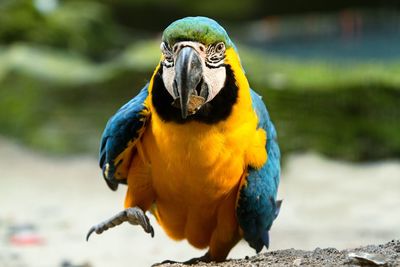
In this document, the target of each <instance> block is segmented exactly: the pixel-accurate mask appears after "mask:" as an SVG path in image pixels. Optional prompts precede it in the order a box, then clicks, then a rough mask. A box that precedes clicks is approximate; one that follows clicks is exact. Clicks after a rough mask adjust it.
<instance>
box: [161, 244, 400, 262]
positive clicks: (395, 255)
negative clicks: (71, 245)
mask: <svg viewBox="0 0 400 267" xmlns="http://www.w3.org/2000/svg"><path fill="white" fill-rule="evenodd" d="M159 266H163V267H167V266H169V267H179V266H187V265H183V264H164V265H159ZM192 266H197V267H210V266H222V267H236V266H251V267H255V266H400V241H399V240H392V241H390V242H388V243H386V244H383V245H370V246H365V247H359V248H354V249H345V250H337V249H335V248H324V249H321V248H316V249H314V250H312V251H305V250H297V249H285V250H277V251H271V252H267V253H264V254H260V255H257V256H254V257H250V258H249V257H246V258H245V259H236V260H229V261H226V262H222V263H218V264H217V263H207V264H205V263H198V264H196V265H192Z"/></svg>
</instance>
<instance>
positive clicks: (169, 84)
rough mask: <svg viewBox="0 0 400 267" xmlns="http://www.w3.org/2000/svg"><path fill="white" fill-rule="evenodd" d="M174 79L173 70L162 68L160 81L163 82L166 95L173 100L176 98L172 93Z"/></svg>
mask: <svg viewBox="0 0 400 267" xmlns="http://www.w3.org/2000/svg"><path fill="white" fill-rule="evenodd" d="M174 78H175V68H174V67H169V68H168V67H165V66H163V73H162V79H163V81H164V86H165V88H166V89H167V91H168V93H169V94H170V95H171V96H172V97H173V98H174V99H175V98H177V97H178V96H177V95H176V93H175V92H174Z"/></svg>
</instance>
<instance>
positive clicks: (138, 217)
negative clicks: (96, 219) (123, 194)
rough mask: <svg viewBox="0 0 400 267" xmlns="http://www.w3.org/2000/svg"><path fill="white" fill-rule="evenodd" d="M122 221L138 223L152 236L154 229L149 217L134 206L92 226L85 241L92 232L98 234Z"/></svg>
mask: <svg viewBox="0 0 400 267" xmlns="http://www.w3.org/2000/svg"><path fill="white" fill-rule="evenodd" d="M123 222H129V223H130V224H133V225H140V226H142V227H143V229H144V231H145V232H146V233H150V234H151V237H154V229H153V227H152V226H151V224H150V221H149V218H148V217H147V216H146V214H145V213H144V212H143V210H142V209H140V208H138V207H134V208H128V209H126V210H123V211H121V212H119V213H117V214H116V215H114V216H113V217H111V218H110V219H108V220H105V221H103V222H101V223H99V224H97V225H94V226H92V227H91V228H90V229H89V232H88V233H87V235H86V241H89V237H90V235H91V234H92V233H93V232H96V234H98V235H99V234H101V233H103V232H104V231H106V230H108V229H109V228H112V227H115V226H117V225H120V224H121V223H123Z"/></svg>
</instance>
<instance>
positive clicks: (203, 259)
mask: <svg viewBox="0 0 400 267" xmlns="http://www.w3.org/2000/svg"><path fill="white" fill-rule="evenodd" d="M200 262H204V263H208V262H211V258H210V254H209V253H208V252H207V253H206V254H204V255H203V256H201V257H197V258H193V259H190V260H188V261H184V262H180V261H171V260H165V261H163V262H160V263H155V264H153V265H152V267H156V266H159V265H162V264H174V263H179V264H184V265H192V264H196V263H200Z"/></svg>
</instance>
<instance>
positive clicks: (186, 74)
mask: <svg viewBox="0 0 400 267" xmlns="http://www.w3.org/2000/svg"><path fill="white" fill-rule="evenodd" d="M202 79H203V67H202V64H201V58H200V56H199V54H198V53H197V52H196V50H195V49H194V48H192V47H190V46H185V47H183V48H182V49H181V50H180V51H179V52H178V56H177V58H176V61H175V79H174V87H175V88H174V89H175V91H176V92H177V93H178V94H179V95H178V97H179V102H180V103H179V108H180V109H181V112H182V118H183V119H186V117H187V116H188V114H193V113H195V111H196V110H198V109H199V108H200V106H201V105H202V104H203V103H204V99H203V101H202V100H201V99H200V102H203V103H199V104H193V103H194V102H197V101H196V99H199V98H200V97H198V95H199V92H198V89H197V88H198V87H199V86H201V82H202ZM176 100H177V99H176ZM177 104H178V103H177ZM193 105H197V106H196V107H195V108H194V109H195V110H193V107H192V106H193Z"/></svg>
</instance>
